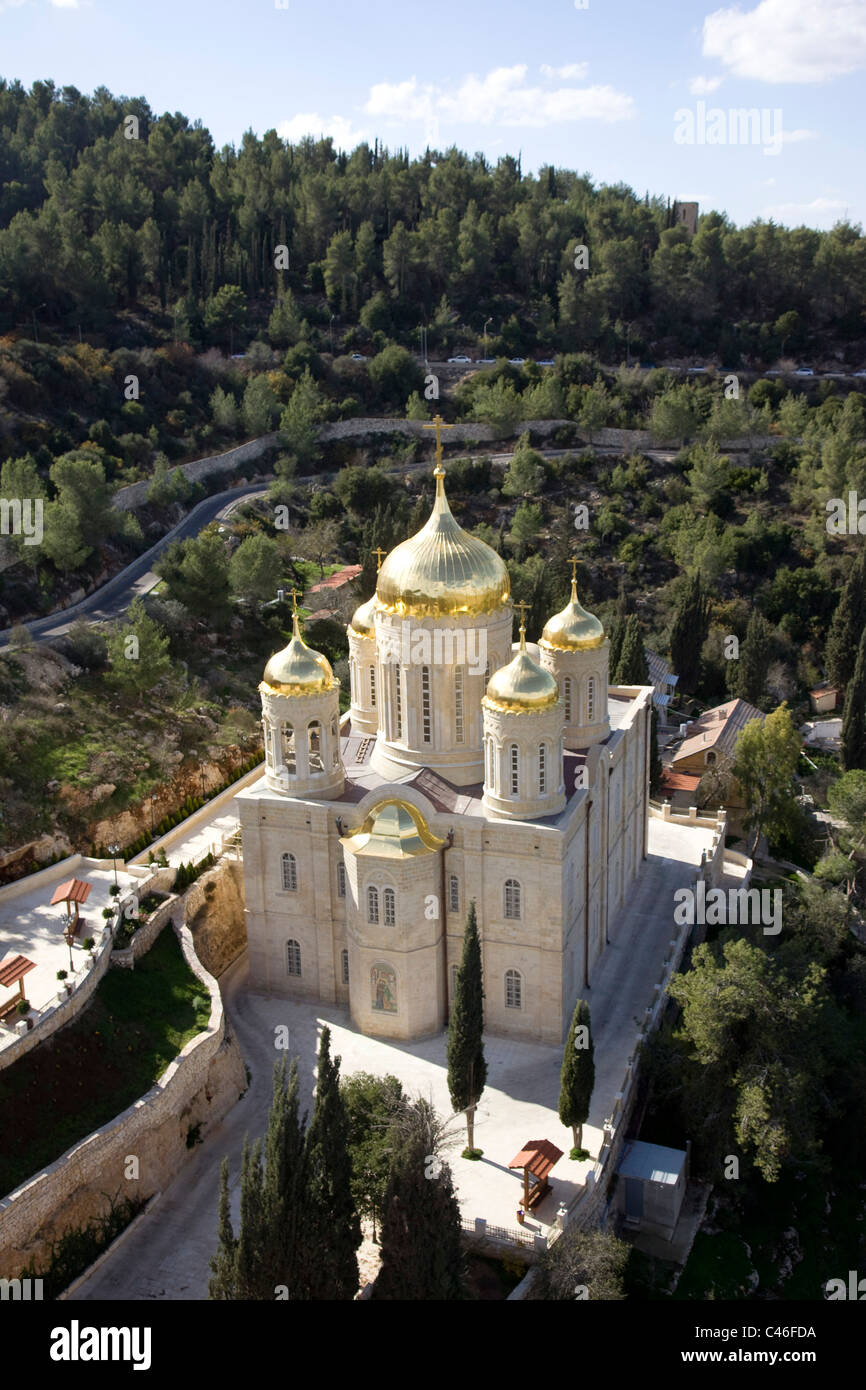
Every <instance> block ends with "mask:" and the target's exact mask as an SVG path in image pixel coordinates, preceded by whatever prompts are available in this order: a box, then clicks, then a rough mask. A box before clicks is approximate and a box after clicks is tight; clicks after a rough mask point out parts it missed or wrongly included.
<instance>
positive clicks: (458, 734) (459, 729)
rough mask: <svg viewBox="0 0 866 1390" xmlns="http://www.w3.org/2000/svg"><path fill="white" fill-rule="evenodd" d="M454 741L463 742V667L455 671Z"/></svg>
mask: <svg viewBox="0 0 866 1390" xmlns="http://www.w3.org/2000/svg"><path fill="white" fill-rule="evenodd" d="M454 741H455V743H462V742H463V667H462V666H458V667H457V668H456V669H455V671H454Z"/></svg>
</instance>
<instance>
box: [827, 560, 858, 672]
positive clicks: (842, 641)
mask: <svg viewBox="0 0 866 1390" xmlns="http://www.w3.org/2000/svg"><path fill="white" fill-rule="evenodd" d="M864 627H866V546H863V547H862V548H861V549H860V550H859V551H858V553H857V557H856V559H855V561H854V564H853V565H852V567H851V573H850V574H849V575H848V580H847V582H846V584H845V587H844V589H843V590H842V596H841V598H840V599H839V603H838V605H837V607H836V611H835V613H834V614H833V621H832V622H831V624H830V631H829V633H828V635H827V647H826V650H825V653H824V664H825V667H826V670H827V676H828V678H829V680H830V681H831V682H832V683H833V685H841V686H843V687H844V686H846V685H847V684H848V682H849V680H850V679H851V677H852V676H853V674H854V666H855V663H856V661H857V645H858V643H859V641H860V634H861V632H862V631H863V629H864Z"/></svg>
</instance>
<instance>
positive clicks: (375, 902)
mask: <svg viewBox="0 0 866 1390" xmlns="http://www.w3.org/2000/svg"><path fill="white" fill-rule="evenodd" d="M367 921H368V922H372V923H373V926H375V927H378V925H379V890H378V888H373V887H372V886H371V887H370V888H368V889H367Z"/></svg>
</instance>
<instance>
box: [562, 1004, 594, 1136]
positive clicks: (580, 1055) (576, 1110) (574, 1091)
mask: <svg viewBox="0 0 866 1390" xmlns="http://www.w3.org/2000/svg"><path fill="white" fill-rule="evenodd" d="M593 1054H594V1048H593V1044H592V1033H591V1031H590V1019H589V1005H588V1004H587V1003H586V1001H585V1000H584V999H578V1001H577V1004H576V1005H575V1008H574V1014H573V1015H572V1019H571V1027H570V1028H569V1030H568V1037H567V1038H566V1041H565V1051H564V1052H563V1054H562V1071H561V1072H560V1087H559V1118H560V1120H561V1121H562V1123H563V1124H564V1125H571V1132H572V1134H573V1136H574V1147H575V1148H576V1149H579V1148H580V1147H581V1141H582V1139H583V1126H584V1123H585V1122H586V1120H587V1118H588V1116H589V1104H590V1101H591V1100H592V1088H593V1086H594V1085H595V1062H594V1060H593Z"/></svg>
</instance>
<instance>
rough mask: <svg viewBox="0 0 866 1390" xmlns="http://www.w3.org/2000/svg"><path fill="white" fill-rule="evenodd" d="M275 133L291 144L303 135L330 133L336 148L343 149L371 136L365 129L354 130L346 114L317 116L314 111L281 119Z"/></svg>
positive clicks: (347, 148) (314, 135) (352, 146)
mask: <svg viewBox="0 0 866 1390" xmlns="http://www.w3.org/2000/svg"><path fill="white" fill-rule="evenodd" d="M277 134H278V135H279V136H281V137H282V139H283V140H288V141H289V142H290V143H292V144H296V143H297V142H298V141H299V140H300V139H302V138H303V136H305V135H312V136H313V138H314V139H315V140H318V139H319V138H320V137H321V136H325V135H330V136H331V138H332V140H333V141H334V144H335V145H336V146H337V148H338V149H343V150H351V149H354V147H355V146H356V145H360V144H363V142H364V141H365V140H367V141H370V140H372V138H373V137H372V135H371V134H370V132H369V131H367V130H354V129H353V128H352V122H351V119H349V118H348V117H346V116H319V115H318V114H317V113H316V112H314V111H309V112H300V113H299V114H298V115H297V116H292V118H291V120H288V121H283V122H282V124H281V125H278V126H277Z"/></svg>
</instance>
